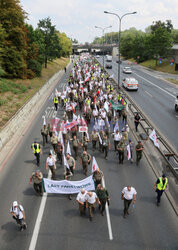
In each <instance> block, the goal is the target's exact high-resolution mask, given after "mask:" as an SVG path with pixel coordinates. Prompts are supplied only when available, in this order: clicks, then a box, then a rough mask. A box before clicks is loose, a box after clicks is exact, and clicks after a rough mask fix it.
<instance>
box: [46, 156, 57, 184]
mask: <svg viewBox="0 0 178 250" xmlns="http://www.w3.org/2000/svg"><path fill="white" fill-rule="evenodd" d="M48 168H49V169H50V170H51V173H52V179H53V180H56V159H55V158H54V157H53V156H52V154H51V153H49V156H48V158H47V159H46V170H48Z"/></svg>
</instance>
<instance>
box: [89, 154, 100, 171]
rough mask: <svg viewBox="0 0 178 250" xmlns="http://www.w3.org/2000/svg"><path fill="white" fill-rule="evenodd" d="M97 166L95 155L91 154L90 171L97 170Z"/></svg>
mask: <svg viewBox="0 0 178 250" xmlns="http://www.w3.org/2000/svg"><path fill="white" fill-rule="evenodd" d="M97 168H99V167H98V163H97V162H96V159H95V157H94V156H93V161H92V169H91V172H92V173H93V172H95V171H96V170H97Z"/></svg>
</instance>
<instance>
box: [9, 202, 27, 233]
mask: <svg viewBox="0 0 178 250" xmlns="http://www.w3.org/2000/svg"><path fill="white" fill-rule="evenodd" d="M10 213H11V215H12V218H13V219H14V220H16V222H17V224H19V225H20V231H23V230H25V229H27V224H26V223H25V211H24V209H23V207H22V205H20V204H18V202H17V201H14V202H13V204H12V207H11V209H10Z"/></svg>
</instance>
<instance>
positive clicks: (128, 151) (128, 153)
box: [127, 144, 131, 161]
mask: <svg viewBox="0 0 178 250" xmlns="http://www.w3.org/2000/svg"><path fill="white" fill-rule="evenodd" d="M130 158H131V152H130V145H129V144H128V145H127V159H128V161H129V160H130Z"/></svg>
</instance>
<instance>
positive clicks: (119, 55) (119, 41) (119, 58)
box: [104, 11, 137, 88]
mask: <svg viewBox="0 0 178 250" xmlns="http://www.w3.org/2000/svg"><path fill="white" fill-rule="evenodd" d="M104 13H105V14H111V15H114V16H117V17H118V19H119V39H118V88H120V70H121V67H120V65H121V54H120V48H121V46H120V43H121V21H122V18H123V17H125V16H127V15H133V14H136V13H137V12H136V11H134V12H129V13H125V14H124V15H122V16H121V17H120V16H119V15H118V14H116V13H112V12H108V11H104Z"/></svg>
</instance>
